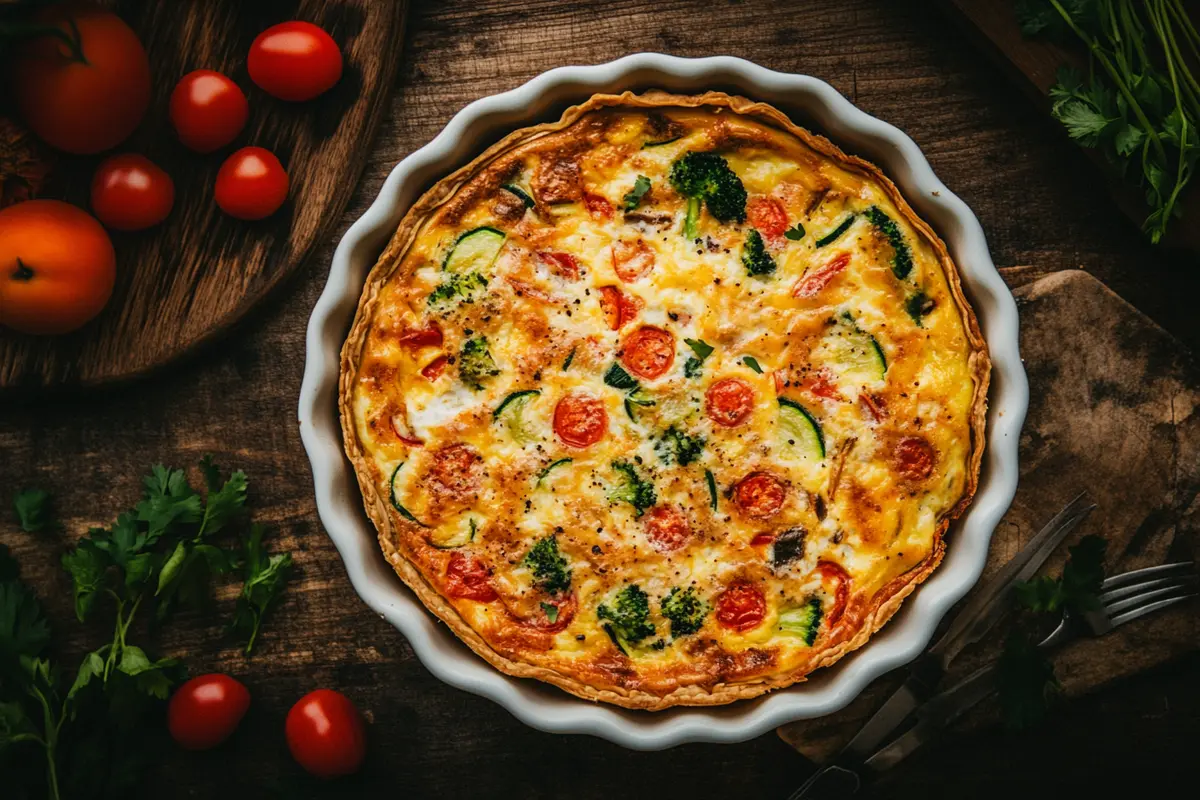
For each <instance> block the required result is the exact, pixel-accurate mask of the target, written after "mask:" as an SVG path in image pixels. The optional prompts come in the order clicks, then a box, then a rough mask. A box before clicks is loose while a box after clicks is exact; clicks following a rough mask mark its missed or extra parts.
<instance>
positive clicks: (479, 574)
mask: <svg viewBox="0 0 1200 800" xmlns="http://www.w3.org/2000/svg"><path fill="white" fill-rule="evenodd" d="M446 594H448V595H450V596H451V597H462V598H464V599H466V600H475V601H476V602H479V603H490V602H492V601H493V600H495V599H496V598H498V597H499V596H500V595H498V594H496V589H495V587H493V586H492V570H491V569H490V568H489V567H488V565H487V564H485V563H483V562H482V561H480V560H479V559H477V558H475V557H474V556H464V555H463V554H462V553H454V554H453V555H452V556H450V563H449V564H447V565H446Z"/></svg>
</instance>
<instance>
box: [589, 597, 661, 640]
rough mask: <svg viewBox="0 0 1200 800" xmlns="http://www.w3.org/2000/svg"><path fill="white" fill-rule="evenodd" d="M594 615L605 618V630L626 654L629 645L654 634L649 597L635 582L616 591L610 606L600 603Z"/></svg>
mask: <svg viewBox="0 0 1200 800" xmlns="http://www.w3.org/2000/svg"><path fill="white" fill-rule="evenodd" d="M596 616H597V617H599V618H600V619H603V620H607V622H605V623H604V630H605V632H606V633H607V634H608V635H609V636H610V637H611V638H612V640H613V642H614V643H616V645H617V647H619V648H620V649H621V652H623V653H626V654H628V652H629V646H630V645H633V644H637V643H638V642H640V641H641V640H642V639H645V638H646V637H647V636H653V635H654V623H653V622H651V621H650V598H648V597H647V596H646V593H645V592H643V591H642V589H641V587H639V586H638V585H637V584H636V583H631V584H629V585H628V586H626V587H625V588H624V589H622V590H621V591H620V592H618V593H617V596H616V598H615V599H614V600H613V604H612V607H611V608H609V607H608V606H606V605H604V604H601V605H600V607H599V608H597V609H596Z"/></svg>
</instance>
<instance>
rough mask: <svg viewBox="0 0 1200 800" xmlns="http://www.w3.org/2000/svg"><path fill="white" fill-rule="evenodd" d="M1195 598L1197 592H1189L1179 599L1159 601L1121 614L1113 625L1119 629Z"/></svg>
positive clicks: (1170, 598) (1172, 598) (1114, 618)
mask: <svg viewBox="0 0 1200 800" xmlns="http://www.w3.org/2000/svg"><path fill="white" fill-rule="evenodd" d="M1195 596H1196V593H1195V592H1189V593H1188V594H1183V595H1180V596H1178V597H1169V598H1167V599H1166V600H1159V601H1158V602H1156V603H1151V604H1150V605H1148V606H1141V607H1140V608H1136V609H1134V610H1133V611H1127V612H1125V613H1124V614H1119V615H1118V616H1115V617H1113V618H1112V625H1113V627H1114V628H1115V627H1117V626H1118V625H1124V624H1125V623H1126V622H1132V621H1133V620H1135V619H1137V618H1138V617H1142V616H1145V615H1146V614H1150V613H1153V612H1155V611H1159V610H1160V609H1164V608H1166V607H1167V606H1173V605H1175V604H1176V603H1182V602H1183V601H1184V600H1187V599H1188V598H1190V597H1195Z"/></svg>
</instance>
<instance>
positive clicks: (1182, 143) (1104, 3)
mask: <svg viewBox="0 0 1200 800" xmlns="http://www.w3.org/2000/svg"><path fill="white" fill-rule="evenodd" d="M1017 16H1018V19H1019V21H1020V23H1021V30H1022V31H1023V32H1024V33H1025V34H1026V35H1029V36H1033V35H1043V36H1049V37H1052V38H1057V39H1064V38H1065V39H1072V38H1073V39H1077V40H1079V41H1082V42H1083V44H1084V45H1085V46H1086V47H1087V50H1088V55H1089V61H1090V66H1089V70H1088V74H1087V75H1084V74H1083V73H1081V72H1080V71H1079V70H1076V69H1071V68H1063V69H1062V70H1060V71H1059V75H1058V84H1057V85H1055V86H1054V87H1053V88H1052V89H1051V90H1050V97H1051V99H1052V100H1053V107H1052V113H1053V114H1054V116H1055V117H1056V118H1057V119H1058V120H1059V121H1061V122H1062V123H1063V125H1065V126H1066V128H1067V131H1068V133H1069V134H1070V135H1071V137H1072V138H1073V139H1075V140H1076V141H1078V142H1079V143H1080V144H1081V145H1083V146H1084V147H1094V148H1098V149H1099V150H1100V151H1102V152H1103V153H1104V154H1105V156H1106V157H1107V158H1108V160H1109V161H1110V162H1112V163H1113V165H1114V166H1115V167H1116V169H1117V171H1118V172H1119V173H1120V175H1121V176H1122V177H1123V178H1124V179H1125V180H1127V181H1129V182H1131V183H1133V184H1134V185H1136V186H1138V187H1140V188H1142V189H1143V190H1144V191H1145V196H1146V205H1147V206H1149V208H1150V214H1149V216H1147V217H1146V220H1145V222H1144V223H1143V224H1142V229H1143V230H1144V231H1145V233H1146V234H1147V235H1148V236H1149V237H1150V240H1151V241H1152V242H1158V241H1159V240H1160V239H1162V237H1163V235H1164V234H1165V233H1166V231H1167V227H1168V225H1169V224H1170V222H1171V220H1172V219H1174V218H1176V217H1179V216H1180V215H1181V214H1182V209H1181V206H1180V197H1181V194H1182V192H1183V189H1184V187H1185V186H1187V184H1188V182H1189V181H1190V180H1191V178H1192V175H1193V172H1194V171H1195V166H1196V160H1197V158H1200V131H1198V130H1197V124H1198V123H1200V82H1198V81H1197V79H1196V77H1195V75H1194V74H1193V72H1192V66H1191V64H1190V63H1189V62H1192V61H1200V33H1197V30H1196V27H1195V25H1194V24H1193V23H1192V21H1191V20H1190V19H1189V18H1188V15H1187V12H1186V11H1185V10H1184V6H1183V2H1182V0H1140V1H1138V0H1019V2H1018V4H1017Z"/></svg>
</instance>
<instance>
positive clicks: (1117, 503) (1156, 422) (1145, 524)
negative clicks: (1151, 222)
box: [779, 270, 1200, 761]
mask: <svg viewBox="0 0 1200 800" xmlns="http://www.w3.org/2000/svg"><path fill="white" fill-rule="evenodd" d="M1023 273H1024V271H1021V270H1018V271H1015V272H1014V274H1013V276H1012V279H1010V283H1012V282H1016V281H1020V280H1021V279H1022V278H1023V277H1025V276H1024V274H1023ZM1006 277H1008V276H1007V275H1006ZM1014 294H1015V295H1016V297H1017V304H1018V307H1019V308H1020V309H1021V354H1022V356H1023V357H1024V359H1025V368H1026V370H1027V371H1028V372H1029V376H1030V381H1031V384H1032V388H1033V391H1032V392H1031V395H1032V402H1031V404H1030V409H1029V416H1028V417H1027V418H1026V420H1025V428H1024V431H1023V434H1022V436H1021V482H1020V488H1019V489H1018V490H1017V497H1016V499H1015V500H1014V501H1013V505H1012V508H1011V510H1010V511H1009V512H1008V514H1006V515H1005V517H1004V519H1003V520H1002V521H1001V523H1000V525H999V527H998V528H997V529H996V533H995V534H994V535H993V537H992V544H991V551H990V557H989V558H988V564H987V567H986V568H985V570H984V577H983V579H982V580H983V581H986V580H987V579H988V578H989V577H990V576H992V575H994V574H995V573H996V572H997V571H998V570H999V569H1000V568H1001V567H1002V566H1004V564H1005V563H1006V562H1007V561H1008V559H1009V558H1011V557H1012V556H1013V555H1014V554H1015V553H1017V552H1018V551H1019V550H1020V549H1021V548H1022V547H1024V545H1025V544H1026V543H1027V542H1028V541H1029V539H1030V538H1032V537H1033V535H1034V534H1035V533H1037V531H1038V530H1039V529H1040V528H1041V527H1042V525H1043V524H1044V523H1045V522H1046V520H1048V519H1049V518H1050V517H1052V516H1054V514H1055V513H1057V512H1058V510H1059V509H1060V508H1062V506H1064V505H1065V504H1066V503H1067V502H1068V501H1069V500H1070V499H1071V498H1072V497H1074V496H1075V495H1076V494H1078V493H1080V492H1087V494H1088V495H1089V497H1091V498H1093V501H1094V502H1095V503H1096V505H1097V509H1096V510H1095V511H1094V512H1092V516H1091V517H1090V518H1089V519H1087V520H1086V521H1085V522H1084V523H1083V524H1082V525H1081V526H1080V527H1079V529H1078V530H1076V531H1075V532H1074V533H1073V534H1072V535H1071V536H1070V537H1069V538H1068V539H1067V541H1066V542H1065V543H1064V544H1063V546H1062V547H1060V548H1059V550H1058V551H1057V553H1056V554H1055V555H1054V557H1052V558H1051V559H1050V560H1049V561H1048V562H1047V565H1046V568H1045V571H1046V573H1047V574H1058V573H1059V572H1060V571H1061V569H1062V565H1063V562H1064V561H1065V560H1066V553H1067V548H1068V547H1069V546H1070V545H1072V544H1074V543H1075V542H1077V541H1079V539H1081V538H1083V537H1084V536H1087V535H1097V536H1103V537H1104V538H1105V539H1106V540H1107V541H1108V547H1107V557H1106V559H1105V561H1106V566H1107V567H1108V570H1109V572H1110V573H1116V572H1123V571H1125V570H1130V569H1139V568H1141V567H1148V566H1154V565H1156V564H1164V563H1167V562H1168V561H1181V560H1196V559H1197V558H1198V557H1200V503H1197V502H1196V499H1197V494H1198V493H1200V414H1197V413H1195V410H1196V409H1197V408H1198V407H1200V365H1197V364H1196V363H1195V362H1194V361H1193V360H1192V359H1191V354H1190V353H1189V352H1188V351H1187V350H1186V349H1184V348H1183V347H1182V346H1181V345H1180V344H1179V342H1178V341H1176V340H1175V339H1174V338H1173V337H1171V336H1170V335H1169V334H1167V333H1166V332H1164V331H1163V330H1162V329H1161V328H1159V327H1158V326H1156V325H1155V324H1154V323H1153V322H1151V321H1150V320H1149V319H1148V318H1147V317H1145V316H1143V315H1142V314H1141V313H1140V312H1138V311H1137V310H1135V309H1134V308H1133V307H1131V306H1130V305H1129V304H1127V303H1126V302H1125V301H1124V300H1122V299H1121V298H1119V297H1117V296H1116V295H1115V294H1113V293H1112V292H1110V291H1109V290H1108V289H1106V288H1105V287H1104V285H1103V284H1101V283H1100V282H1099V281H1097V280H1096V279H1095V278H1093V277H1092V276H1090V275H1088V274H1087V273H1086V272H1081V271H1078V270H1066V271H1062V272H1057V273H1054V274H1053V275H1050V276H1046V277H1042V278H1040V279H1038V280H1035V281H1033V282H1031V283H1027V284H1024V285H1022V286H1020V287H1019V288H1017V289H1016V290H1015V292H1014ZM1066 353H1069V354H1072V357H1070V358H1065V357H1064V354H1066ZM950 546H951V547H953V546H954V545H953V539H951V543H950ZM1198 610H1200V603H1195V602H1188V603H1186V604H1181V605H1178V606H1177V607H1175V608H1173V609H1168V610H1165V611H1163V612H1162V613H1160V614H1157V615H1155V616H1154V617H1153V618H1149V619H1146V620H1145V621H1142V622H1136V623H1132V624H1130V625H1127V626H1125V627H1123V628H1119V629H1118V630H1116V631H1115V632H1113V633H1112V634H1110V635H1108V636H1106V637H1104V638H1102V639H1088V640H1084V641H1081V642H1077V643H1075V644H1073V645H1071V646H1070V647H1067V648H1064V649H1063V650H1061V651H1059V652H1058V653H1057V654H1056V655H1055V671H1056V673H1057V675H1058V677H1059V680H1060V682H1061V683H1062V687H1063V692H1064V694H1065V695H1066V696H1067V697H1074V696H1078V695H1081V694H1086V693H1088V692H1093V691H1096V690H1097V689H1100V688H1103V687H1104V686H1107V685H1109V684H1111V683H1113V682H1116V681H1119V680H1122V679H1124V678H1128V677H1130V676H1132V675H1136V674H1137V673H1139V672H1143V671H1145V670H1148V669H1151V668H1153V667H1156V666H1159V665H1161V664H1163V663H1166V662H1169V661H1172V660H1174V659H1176V658H1178V657H1179V656H1180V655H1181V654H1183V653H1187V652H1190V651H1192V650H1196V649H1198V648H1200V613H1198ZM1004 635H1005V631H1004V626H1003V625H1001V626H1000V628H999V629H998V630H997V631H996V632H995V633H994V634H993V635H991V636H989V637H988V638H987V639H986V640H985V641H984V642H981V643H980V644H979V646H977V647H974V648H971V649H968V650H967V651H966V652H965V653H964V654H963V656H962V657H961V658H959V659H956V660H955V662H954V665H953V667H952V672H951V674H950V675H949V676H948V683H947V685H949V684H950V683H952V682H954V681H957V680H959V679H961V678H963V677H965V676H967V675H969V674H971V673H972V672H974V671H975V670H976V669H977V668H979V667H981V666H983V665H984V664H985V663H987V662H988V661H990V660H992V659H994V658H995V657H996V656H997V655H998V653H999V650H1000V644H1001V642H1003V640H1004ZM902 680H903V671H900V672H899V673H898V674H893V675H891V676H888V678H886V679H881V680H879V681H876V682H875V683H874V684H872V686H871V689H870V690H869V691H867V692H864V693H863V695H862V696H861V697H860V698H859V699H858V700H856V701H855V702H854V703H853V704H851V706H850V707H848V708H846V709H845V710H844V711H842V712H841V713H838V714H832V715H830V716H828V717H824V718H822V719H820V720H814V721H811V722H797V723H794V724H792V725H788V726H785V727H783V728H781V729H780V730H779V734H780V736H782V737H783V739H784V741H786V742H788V743H789V744H791V745H792V746H793V747H795V748H796V749H797V750H799V751H800V752H801V753H803V754H804V755H806V756H808V757H809V758H812V759H815V760H818V761H820V760H824V759H826V758H828V757H829V756H831V755H833V754H834V753H836V752H837V750H839V749H840V748H841V746H842V745H844V744H845V743H846V742H847V741H849V740H850V737H851V736H853V734H854V732H855V731H856V730H857V729H858V726H860V725H861V724H862V723H863V722H865V721H866V719H867V718H868V717H869V716H870V715H871V714H872V713H874V711H875V709H877V708H878V707H879V706H880V705H882V703H883V700H884V699H885V698H886V697H887V695H888V693H890V692H891V691H893V690H894V689H895V687H896V686H898V685H899V683H900V682H901V681H902ZM996 711H997V708H996V706H995V704H994V703H990V702H989V703H983V704H981V705H980V706H978V707H977V708H976V709H975V710H974V711H973V712H972V713H971V714H969V715H968V716H967V717H966V718H965V719H964V720H963V721H962V723H961V725H960V726H959V728H961V729H976V728H979V727H980V726H982V725H984V724H989V723H993V722H995V720H996Z"/></svg>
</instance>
